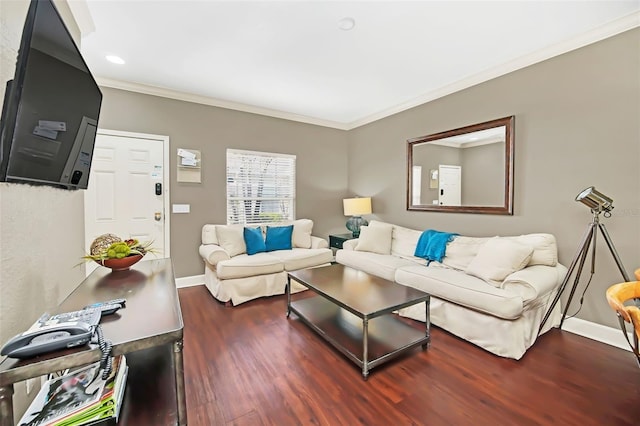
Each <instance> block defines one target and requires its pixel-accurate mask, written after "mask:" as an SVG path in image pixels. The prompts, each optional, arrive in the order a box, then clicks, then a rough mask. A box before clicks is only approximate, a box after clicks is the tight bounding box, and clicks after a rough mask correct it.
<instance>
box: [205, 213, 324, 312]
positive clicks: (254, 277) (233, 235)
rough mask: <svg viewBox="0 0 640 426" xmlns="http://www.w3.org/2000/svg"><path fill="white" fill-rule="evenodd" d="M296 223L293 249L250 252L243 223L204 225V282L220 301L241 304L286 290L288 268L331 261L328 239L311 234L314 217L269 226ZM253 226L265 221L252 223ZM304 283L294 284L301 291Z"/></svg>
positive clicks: (295, 288) (294, 289) (306, 266)
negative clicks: (301, 284)
mask: <svg viewBox="0 0 640 426" xmlns="http://www.w3.org/2000/svg"><path fill="white" fill-rule="evenodd" d="M289 224H292V225H293V234H292V241H291V243H292V244H291V245H292V248H291V249H290V250H276V251H269V252H261V253H256V254H252V255H248V254H247V247H246V245H245V241H244V238H243V230H244V227H243V226H242V225H212V224H207V225H204V226H203V227H202V244H201V245H200V248H199V253H200V256H201V257H202V259H203V260H204V280H205V286H206V287H207V289H209V291H210V292H211V294H212V295H213V296H214V297H215V298H216V299H218V300H219V301H221V302H225V303H231V304H233V305H238V304H240V303H244V302H247V301H249V300H253V299H256V298H259V297H264V296H273V295H276V294H283V293H284V292H285V288H286V283H287V272H288V271H294V270H296V269H303V268H310V267H314V266H320V265H326V264H330V263H331V261H332V260H333V253H332V251H331V249H330V248H329V243H328V242H327V241H326V240H324V239H322V238H318V237H315V236H313V235H311V232H312V229H313V221H311V220H309V219H299V220H295V221H292V222H287V223H278V224H269V226H284V225H289ZM251 226H252V227H256V226H261V227H262V228H265V226H264V225H251ZM303 289H304V288H303V287H302V286H299V285H297V286H295V287H294V286H292V291H293V292H296V291H300V290H303Z"/></svg>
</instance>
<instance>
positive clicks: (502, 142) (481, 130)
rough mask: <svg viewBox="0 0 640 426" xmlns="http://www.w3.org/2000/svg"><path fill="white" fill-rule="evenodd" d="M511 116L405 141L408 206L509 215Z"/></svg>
mask: <svg viewBox="0 0 640 426" xmlns="http://www.w3.org/2000/svg"><path fill="white" fill-rule="evenodd" d="M513 119H514V117H513V116H511V117H505V118H501V119H498V120H492V121H488V122H485V123H479V124H475V125H472V126H467V127H463V128H460V129H454V130H449V131H446V132H442V133H437V134H434V135H429V136H424V137H419V138H415V139H411V140H409V141H408V151H407V157H408V164H407V209H408V210H427V211H429V210H434V211H452V212H468V213H492V214H512V208H513V207H512V198H513V197H512V177H513V167H512V165H513V158H512V155H513Z"/></svg>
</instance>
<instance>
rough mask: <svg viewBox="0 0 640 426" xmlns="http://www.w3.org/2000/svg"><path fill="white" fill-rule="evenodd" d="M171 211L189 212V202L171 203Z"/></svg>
mask: <svg viewBox="0 0 640 426" xmlns="http://www.w3.org/2000/svg"><path fill="white" fill-rule="evenodd" d="M171 211H172V212H173V213H189V212H190V211H191V205H190V204H173V205H172V210H171Z"/></svg>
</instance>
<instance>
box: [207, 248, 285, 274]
mask: <svg viewBox="0 0 640 426" xmlns="http://www.w3.org/2000/svg"><path fill="white" fill-rule="evenodd" d="M283 270H284V265H283V264H282V262H281V261H280V259H278V258H277V257H276V256H272V255H271V254H270V253H257V254H254V255H253V256H249V255H247V254H240V255H237V256H235V257H232V258H231V259H229V260H223V261H221V262H218V265H217V266H216V274H217V275H218V278H220V279H223V280H225V279H230V278H244V277H253V276H256V275H264V274H274V273H276V272H281V271H283Z"/></svg>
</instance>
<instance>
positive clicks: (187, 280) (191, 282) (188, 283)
mask: <svg viewBox="0 0 640 426" xmlns="http://www.w3.org/2000/svg"><path fill="white" fill-rule="evenodd" d="M196 285H204V274H202V275H193V276H191V277H182V278H176V287H178V288H183V287H193V286H196Z"/></svg>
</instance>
